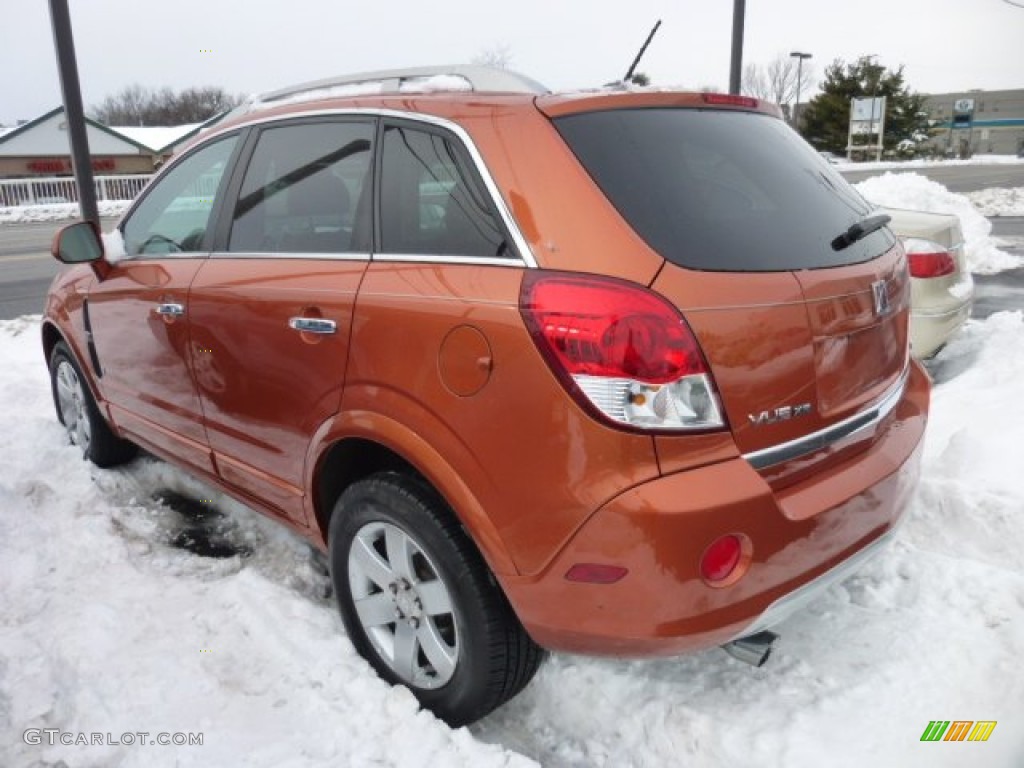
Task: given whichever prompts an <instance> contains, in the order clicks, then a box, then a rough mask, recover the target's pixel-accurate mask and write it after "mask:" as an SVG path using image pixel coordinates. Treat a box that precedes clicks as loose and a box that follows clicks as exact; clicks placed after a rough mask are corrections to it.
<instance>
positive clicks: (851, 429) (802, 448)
mask: <svg viewBox="0 0 1024 768" xmlns="http://www.w3.org/2000/svg"><path fill="white" fill-rule="evenodd" d="M909 376H910V366H909V365H908V366H907V367H906V368H904V369H903V373H902V374H900V378H899V380H898V381H897V382H896V383H895V384H893V385H892V386H891V387H890V388H889V390H888V391H887V392H886V393H885V394H883V395H882V396H881V397H880V398H879V399H878V400H876V401H875V403H874V405H871V406H869V407H868V408H866V409H865V410H863V411H861V412H860V413H857V414H854V415H853V416H850V417H848V418H846V419H843V420H842V421H840V422H837V423H836V424H832V425H831V426H828V427H825V428H824V429H820V430H818V431H817V432H812V433H811V434H809V435H804V436H803V437H798V438H797V439H795V440H790V441H789V442H785V443H779V444H778V445H773V446H772V447H771V448H763V449H761V450H759V451H752V452H750V453H745V454H743V458H744V459H746V460H747V461H748V462H750V465H751V466H752V467H753V468H754V469H765V468H767V467H771V466H774V465H775V464H781V463H782V462H784V461H792V460H793V459H799V458H800V457H802V456H806V455H807V454H809V453H814V452H815V451H820V450H822V449H823V448H827V447H828V446H829V445H831V444H832V443H835V442H837V441H839V440H842V439H844V438H847V437H850V436H851V435H855V434H856V433H858V432H860V431H862V430H865V429H868V428H869V427H873V426H876V425H877V424H878V423H879V422H880V421H882V419H884V418H885V417H886V416H888V415H889V414H890V413H891V412H892V409H893V408H895V407H896V404H897V403H898V402H899V401H900V398H901V397H902V396H903V391H904V390H905V389H906V386H907V379H908V377H909Z"/></svg>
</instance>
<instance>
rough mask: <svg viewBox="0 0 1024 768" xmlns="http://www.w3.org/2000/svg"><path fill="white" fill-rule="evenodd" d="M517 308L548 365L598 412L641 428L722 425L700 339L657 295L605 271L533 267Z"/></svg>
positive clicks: (587, 404)
mask: <svg viewBox="0 0 1024 768" xmlns="http://www.w3.org/2000/svg"><path fill="white" fill-rule="evenodd" d="M520 309H521V311H522V314H523V319H524V320H525V322H526V327H527V328H528V329H529V331H530V334H531V335H532V336H533V339H534V341H535V342H536V344H537V347H538V348H539V349H540V351H541V353H542V354H543V355H544V358H545V359H546V360H547V362H548V365H550V366H551V369H552V370H553V371H554V372H555V374H556V375H557V376H558V377H559V379H561V380H562V382H563V383H565V384H566V385H567V386H568V388H569V389H570V391H572V392H573V394H575V395H577V397H578V399H580V401H581V402H582V403H583V404H584V405H585V406H589V407H590V408H592V409H596V410H597V412H598V413H599V414H600V415H601V416H603V417H605V418H607V419H610V420H611V421H613V422H616V423H618V424H623V425H627V426H630V427H636V428H639V429H672V430H709V429H721V428H722V427H724V426H725V421H724V419H723V418H722V412H721V409H720V408H719V404H718V396H717V393H716V392H715V385H714V381H713V379H712V377H711V373H710V371H709V370H708V366H707V363H706V362H705V361H704V356H703V355H702V354H701V351H700V347H699V346H698V344H697V339H696V338H695V337H694V335H693V333H692V332H691V331H690V329H689V327H688V326H687V325H686V322H685V321H684V320H683V318H682V316H681V315H680V314H679V311H678V310H677V309H676V308H675V307H673V306H672V305H671V304H669V303H668V302H667V301H666V300H665V299H663V298H662V297H661V296H659V295H657V294H655V293H652V292H651V291H649V290H647V289H645V288H642V287H640V286H637V285H633V284H631V283H626V282H622V281H619V280H612V279H609V278H604V277H595V276H586V275H568V274H564V273H561V274H552V273H542V272H531V273H527V275H526V276H525V277H524V279H523V289H522V296H521V300H520Z"/></svg>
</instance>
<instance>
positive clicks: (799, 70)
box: [789, 51, 811, 130]
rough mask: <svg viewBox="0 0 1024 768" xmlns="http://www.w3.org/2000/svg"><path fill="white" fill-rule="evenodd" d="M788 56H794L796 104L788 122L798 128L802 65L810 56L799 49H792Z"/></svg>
mask: <svg viewBox="0 0 1024 768" xmlns="http://www.w3.org/2000/svg"><path fill="white" fill-rule="evenodd" d="M789 55H790V56H795V57H796V104H795V105H794V106H793V114H792V115H790V116H789V122H790V124H791V125H792V126H793V128H794V129H796V130H800V126H799V125H798V124H797V121H796V115H797V111H798V110H799V109H800V86H801V85H803V82H802V78H803V66H804V59H809V58H811V54H809V53H801V52H800V51H793V52H792V53H790V54H789Z"/></svg>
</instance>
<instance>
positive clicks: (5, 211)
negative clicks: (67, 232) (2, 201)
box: [0, 200, 132, 224]
mask: <svg viewBox="0 0 1024 768" xmlns="http://www.w3.org/2000/svg"><path fill="white" fill-rule="evenodd" d="M131 204H132V201H131V200H100V201H99V202H98V203H97V207H98V208H99V213H100V217H102V218H107V217H114V216H120V215H121V214H122V213H124V212H125V211H127V210H128V208H129V206H131ZM80 217H81V213H80V212H79V208H78V203H50V204H47V205H14V206H8V207H0V224H25V223H28V222H33V221H61V220H63V219H77V218H80Z"/></svg>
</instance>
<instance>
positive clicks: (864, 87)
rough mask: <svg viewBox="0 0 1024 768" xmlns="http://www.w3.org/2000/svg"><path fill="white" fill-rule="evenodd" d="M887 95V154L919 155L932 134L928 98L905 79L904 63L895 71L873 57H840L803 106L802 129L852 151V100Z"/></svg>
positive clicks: (823, 143)
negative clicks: (848, 143) (850, 59)
mask: <svg viewBox="0 0 1024 768" xmlns="http://www.w3.org/2000/svg"><path fill="white" fill-rule="evenodd" d="M878 96H885V97H886V106H885V136H884V138H883V147H884V151H885V153H886V154H897V155H900V156H904V157H913V156H914V155H916V154H918V153H919V152H921V151H923V149H924V147H923V143H924V142H925V141H926V140H927V139H928V137H929V136H930V125H929V120H928V113H927V110H926V109H925V106H924V103H925V97H924V96H923V95H922V94H919V93H914V92H912V91H911V90H910V88H909V87H908V86H907V85H906V84H905V83H904V78H903V67H902V66H900V67H899V69H896V70H889V69H886V68H885V67H883V66H882V65H881V64H876V63H874V62H873V61H872V60H871V57H870V56H862V57H860V58H859V59H857V61H855V62H853V63H846V62H844V61H843V60H842V59H836V60H835V61H834V62H832V64H830V65H829V66H828V67H826V69H825V82H824V83H822V84H821V93H819V94H818V95H817V96H815V97H814V98H813V99H811V101H810V102H808V104H807V106H805V107H802V108H801V110H800V133H801V134H802V135H803V137H804V138H805V139H807V140H808V141H809V142H810V143H811V144H813V145H814V146H815V147H816V148H817V149H819V150H824V151H828V152H835V153H836V154H846V141H847V137H848V134H849V128H850V99H854V98H856V99H864V98H871V97H878Z"/></svg>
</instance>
